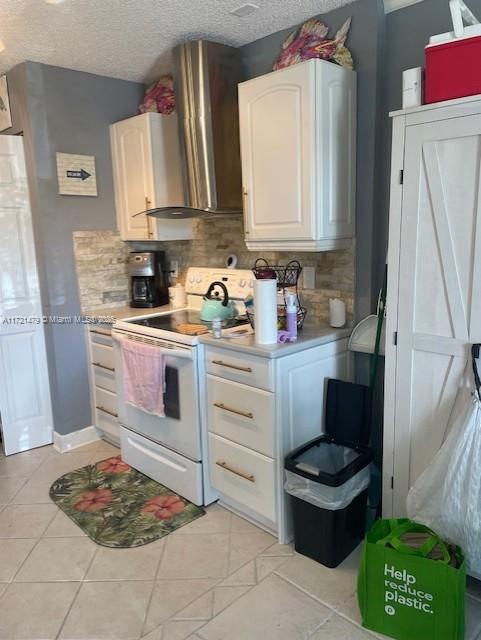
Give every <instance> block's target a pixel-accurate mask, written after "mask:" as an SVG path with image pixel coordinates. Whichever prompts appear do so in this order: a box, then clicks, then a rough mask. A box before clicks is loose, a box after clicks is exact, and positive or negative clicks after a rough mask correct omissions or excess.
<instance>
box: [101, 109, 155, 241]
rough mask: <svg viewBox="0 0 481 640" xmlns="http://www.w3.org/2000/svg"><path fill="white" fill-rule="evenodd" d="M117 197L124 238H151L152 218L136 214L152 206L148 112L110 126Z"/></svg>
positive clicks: (120, 226)
mask: <svg viewBox="0 0 481 640" xmlns="http://www.w3.org/2000/svg"><path fill="white" fill-rule="evenodd" d="M111 140H112V160H113V167H114V182H115V201H116V207H117V217H118V224H119V228H120V234H121V238H122V240H152V239H153V231H152V228H151V221H150V219H149V218H148V217H147V216H146V215H140V216H136V214H138V213H140V212H142V211H145V210H146V209H148V208H151V207H152V206H153V204H152V201H153V169H152V150H151V140H150V126H149V119H148V114H144V115H141V116H136V117H134V118H129V119H128V120H123V121H122V122H117V123H116V124H114V125H112V127H111Z"/></svg>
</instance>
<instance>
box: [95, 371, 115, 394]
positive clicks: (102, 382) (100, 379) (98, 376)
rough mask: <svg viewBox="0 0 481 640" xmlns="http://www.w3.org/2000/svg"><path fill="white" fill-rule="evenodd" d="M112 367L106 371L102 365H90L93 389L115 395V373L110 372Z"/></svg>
mask: <svg viewBox="0 0 481 640" xmlns="http://www.w3.org/2000/svg"><path fill="white" fill-rule="evenodd" d="M112 368H113V367H109V368H108V369H106V368H105V367H103V366H102V365H92V379H93V383H94V386H95V387H100V388H101V389H107V391H111V392H112V393H117V389H116V386H115V371H111V369H112Z"/></svg>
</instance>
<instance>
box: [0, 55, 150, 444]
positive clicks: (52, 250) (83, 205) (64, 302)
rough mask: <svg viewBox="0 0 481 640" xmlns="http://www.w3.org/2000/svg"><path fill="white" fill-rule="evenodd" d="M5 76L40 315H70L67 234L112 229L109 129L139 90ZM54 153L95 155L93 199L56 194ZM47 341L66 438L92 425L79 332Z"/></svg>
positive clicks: (57, 424)
mask: <svg viewBox="0 0 481 640" xmlns="http://www.w3.org/2000/svg"><path fill="white" fill-rule="evenodd" d="M22 74H24V79H25V80H26V90H24V89H25V88H23V89H22V87H21V83H19V82H17V80H18V78H20V77H21V75H22ZM8 77H9V79H10V77H12V78H13V80H12V82H11V84H10V88H11V91H12V89H13V95H12V100H13V101H14V102H15V101H16V100H18V101H19V103H20V105H19V106H16V108H17V113H19V114H20V116H21V117H20V121H18V118H17V121H16V122H15V123H14V124H15V128H16V129H17V130H18V131H23V133H24V138H25V148H26V157H27V165H28V173H29V183H30V197H31V200H32V217H33V227H34V235H35V242H36V248H37V262H38V267H39V277H40V286H41V293H42V306H43V313H44V315H49V316H75V315H78V314H80V300H79V292H78V284H77V277H76V271H75V259H74V250H73V238H72V232H73V231H75V230H87V229H113V228H115V227H116V220H115V206H114V195H113V178H112V164H111V156H110V141H109V128H108V127H109V124H111V123H112V122H115V121H117V120H121V119H123V118H126V117H129V116H131V115H134V114H135V113H136V110H137V106H138V104H139V101H140V98H141V96H142V93H143V86H142V85H140V84H137V83H133V82H127V81H123V80H116V79H113V78H106V77H101V76H95V75H92V74H87V73H82V72H78V71H72V70H69V69H62V68H59V67H52V66H48V65H42V64H38V63H33V62H27V63H25V64H23V65H20V66H19V67H17V68H15V69H14V70H13V71H12V72H11V73H10V74H8ZM57 151H61V152H66V153H78V154H86V155H94V156H95V159H96V172H97V183H98V193H99V195H98V197H97V198H91V197H78V196H60V195H58V193H57V191H58V187H57V173H56V163H55V154H56V152H57ZM46 341H47V354H48V364H49V373H50V384H51V394H52V404H53V415H54V428H55V430H56V431H57V432H58V433H61V434H66V433H70V432H72V431H75V430H76V429H80V428H82V427H85V426H88V425H90V424H91V416H90V403H89V390H88V378H87V354H86V349H85V338H84V327H83V326H81V325H61V324H49V325H47V327H46Z"/></svg>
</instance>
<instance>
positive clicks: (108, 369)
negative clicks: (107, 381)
mask: <svg viewBox="0 0 481 640" xmlns="http://www.w3.org/2000/svg"><path fill="white" fill-rule="evenodd" d="M92 364H93V366H94V367H100V368H101V369H106V370H107V371H115V369H114V367H106V366H105V365H104V364H100V362H92Z"/></svg>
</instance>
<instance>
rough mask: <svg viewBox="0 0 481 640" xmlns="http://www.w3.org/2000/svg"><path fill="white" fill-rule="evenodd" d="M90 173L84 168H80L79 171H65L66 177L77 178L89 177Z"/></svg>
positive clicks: (85, 178)
mask: <svg viewBox="0 0 481 640" xmlns="http://www.w3.org/2000/svg"><path fill="white" fill-rule="evenodd" d="M90 175H91V174H90V173H89V172H88V171H85V169H80V170H79V171H67V178H75V179H78V180H82V181H83V180H87V178H90Z"/></svg>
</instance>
